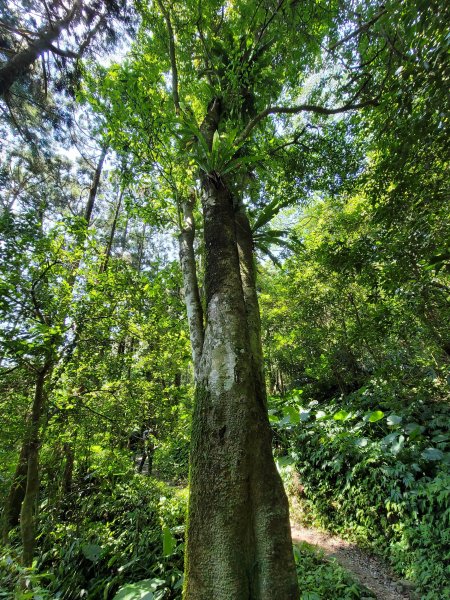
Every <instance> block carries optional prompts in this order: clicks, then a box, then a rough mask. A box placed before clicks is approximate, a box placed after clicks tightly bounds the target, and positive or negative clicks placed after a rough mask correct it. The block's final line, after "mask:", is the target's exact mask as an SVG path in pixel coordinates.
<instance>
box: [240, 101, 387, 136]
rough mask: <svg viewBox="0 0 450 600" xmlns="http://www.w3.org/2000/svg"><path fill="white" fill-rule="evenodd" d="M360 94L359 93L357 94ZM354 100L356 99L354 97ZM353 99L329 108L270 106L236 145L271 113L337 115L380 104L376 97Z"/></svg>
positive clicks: (302, 105) (251, 124) (309, 105)
mask: <svg viewBox="0 0 450 600" xmlns="http://www.w3.org/2000/svg"><path fill="white" fill-rule="evenodd" d="M357 95H359V93H358V94H357ZM353 100H354V99H353ZM353 100H351V101H350V102H348V103H347V104H344V105H343V106H338V107H337V108H327V107H326V106H317V105H315V104H299V105H298V106H269V107H268V108H265V109H264V110H263V111H261V112H260V113H259V114H257V115H256V117H254V118H253V119H252V120H251V121H250V122H249V123H248V125H247V127H246V128H245V129H244V131H243V132H242V133H241V135H240V136H238V137H237V138H236V141H235V145H236V146H240V145H241V144H242V143H243V142H244V141H245V140H246V139H247V138H248V136H249V135H250V133H251V132H252V131H253V129H254V128H255V127H256V126H257V125H258V123H259V122H260V121H262V120H263V119H265V118H266V117H268V116H269V115H275V114H278V115H297V114H299V113H301V112H310V113H316V114H319V115H337V114H339V113H343V112H346V111H348V110H360V109H361V108H365V107H366V106H378V101H377V100H375V99H371V100H367V101H365V102H359V103H356V104H355V103H353Z"/></svg>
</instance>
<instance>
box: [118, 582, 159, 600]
mask: <svg viewBox="0 0 450 600" xmlns="http://www.w3.org/2000/svg"><path fill="white" fill-rule="evenodd" d="M154 589H155V585H154V580H153V579H143V580H142V581H137V582H136V583H128V584H127V585H124V586H123V587H121V588H120V590H119V591H118V592H117V594H116V595H115V596H114V598H113V600H153V598H154V595H153V592H152V590H154Z"/></svg>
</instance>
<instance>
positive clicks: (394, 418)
mask: <svg viewBox="0 0 450 600" xmlns="http://www.w3.org/2000/svg"><path fill="white" fill-rule="evenodd" d="M402 421H403V417H399V416H398V415H389V417H388V418H387V424H388V425H390V426H393V425H399V424H400V423H401V422H402Z"/></svg>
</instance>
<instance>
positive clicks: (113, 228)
mask: <svg viewBox="0 0 450 600" xmlns="http://www.w3.org/2000/svg"><path fill="white" fill-rule="evenodd" d="M124 191H125V189H122V191H121V192H120V194H119V199H118V201H117V206H116V210H115V211H114V218H113V222H112V225H111V232H110V234H109V240H108V246H107V247H106V252H105V258H104V260H103V263H102V266H101V267H100V273H104V272H105V271H106V269H107V268H108V262H109V257H110V256H111V249H112V245H113V242H114V236H115V234H116V228H117V220H118V218H119V213H120V208H121V206H122V198H123V194H124Z"/></svg>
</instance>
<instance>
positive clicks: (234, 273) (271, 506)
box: [185, 176, 298, 600]
mask: <svg viewBox="0 0 450 600" xmlns="http://www.w3.org/2000/svg"><path fill="white" fill-rule="evenodd" d="M202 187H203V198H202V204H203V216H204V235H205V247H206V282H205V283H206V303H207V314H206V316H207V325H206V329H205V337H204V345H203V351H202V357H201V363H200V367H199V371H198V380H197V391H196V405H195V412H194V419H193V431H192V450H191V472H190V486H191V488H190V502H189V522H188V523H189V524H188V540H187V557H186V587H185V598H186V600H211V599H212V598H213V599H214V600H222V599H223V600H225V599H227V600H229V599H233V600H269V598H270V599H273V598H277V599H279V600H294V599H296V598H297V597H298V587H297V580H296V574H295V566H294V561H293V555H292V544H291V537H290V529H289V514H288V504H287V499H286V495H285V493H284V490H283V486H282V483H281V480H280V477H279V475H278V472H277V470H276V467H275V464H274V461H273V457H272V450H271V434H270V428H269V423H268V418H267V410H266V402H265V388H264V381H263V377H262V366H261V365H262V352H261V349H260V348H261V346H260V341H259V329H258V322H259V315H258V308H257V299H256V290H255V285H254V271H253V255H252V252H251V232H250V229H249V227H248V228H246V229H245V235H244V234H242V236H240V237H241V239H242V242H241V250H242V252H239V250H238V242H237V234H236V230H237V220H236V210H235V204H234V202H233V198H232V196H231V194H230V193H229V191H228V189H227V187H226V185H225V184H224V182H222V181H221V180H220V179H214V177H212V176H210V177H205V178H204V180H203V184H202ZM241 210H243V209H241ZM244 216H245V215H243V214H242V215H241V217H240V219H242V220H244V219H243V217H244ZM244 238H245V242H246V248H245V249H244V247H243V246H244V243H243V242H244ZM249 251H250V252H249ZM240 254H241V256H242V258H241V260H240ZM244 254H245V257H244Z"/></svg>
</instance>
